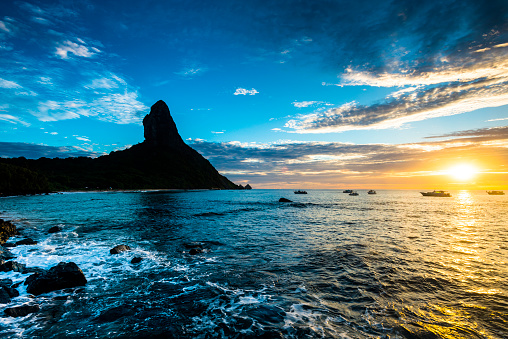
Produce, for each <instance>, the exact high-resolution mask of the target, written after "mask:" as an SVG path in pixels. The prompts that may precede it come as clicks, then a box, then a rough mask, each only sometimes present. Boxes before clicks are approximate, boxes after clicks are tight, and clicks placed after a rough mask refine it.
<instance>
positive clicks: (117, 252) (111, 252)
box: [109, 245, 131, 254]
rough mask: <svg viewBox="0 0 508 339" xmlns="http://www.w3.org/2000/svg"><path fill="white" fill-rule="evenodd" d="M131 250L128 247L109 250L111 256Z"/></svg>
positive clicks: (119, 246)
mask: <svg viewBox="0 0 508 339" xmlns="http://www.w3.org/2000/svg"><path fill="white" fill-rule="evenodd" d="M130 250H131V248H130V247H129V246H127V245H117V246H115V247H113V248H112V249H110V250H109V253H110V254H119V253H122V252H125V251H130Z"/></svg>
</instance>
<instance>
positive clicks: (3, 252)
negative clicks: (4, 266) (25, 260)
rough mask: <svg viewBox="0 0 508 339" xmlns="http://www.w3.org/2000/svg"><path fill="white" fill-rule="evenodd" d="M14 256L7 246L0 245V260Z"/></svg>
mask: <svg viewBox="0 0 508 339" xmlns="http://www.w3.org/2000/svg"><path fill="white" fill-rule="evenodd" d="M13 258H15V256H14V254H12V253H11V251H9V250H8V249H7V248H5V247H2V246H0V260H9V259H13Z"/></svg>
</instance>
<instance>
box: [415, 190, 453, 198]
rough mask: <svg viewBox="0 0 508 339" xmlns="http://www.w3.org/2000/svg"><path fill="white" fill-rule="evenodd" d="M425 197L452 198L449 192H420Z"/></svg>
mask: <svg viewBox="0 0 508 339" xmlns="http://www.w3.org/2000/svg"><path fill="white" fill-rule="evenodd" d="M420 193H421V194H422V195H423V196H424V197H451V196H452V195H451V194H450V193H448V192H447V191H435V190H434V191H432V192H420Z"/></svg>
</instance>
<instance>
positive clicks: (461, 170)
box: [448, 164, 478, 181]
mask: <svg viewBox="0 0 508 339" xmlns="http://www.w3.org/2000/svg"><path fill="white" fill-rule="evenodd" d="M477 172H478V170H477V169H476V168H475V167H474V166H473V165H470V164H460V165H456V166H453V167H452V168H450V169H449V170H448V174H449V175H451V176H452V177H454V178H455V179H456V180H460V181H468V180H471V179H473V177H474V176H475V175H476V173H477Z"/></svg>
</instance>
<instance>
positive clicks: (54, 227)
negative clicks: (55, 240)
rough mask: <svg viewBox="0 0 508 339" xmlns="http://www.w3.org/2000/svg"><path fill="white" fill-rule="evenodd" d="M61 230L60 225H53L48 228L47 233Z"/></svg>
mask: <svg viewBox="0 0 508 339" xmlns="http://www.w3.org/2000/svg"><path fill="white" fill-rule="evenodd" d="M61 231H62V228H61V227H60V226H53V227H51V228H50V229H49V230H48V233H58V232H61Z"/></svg>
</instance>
